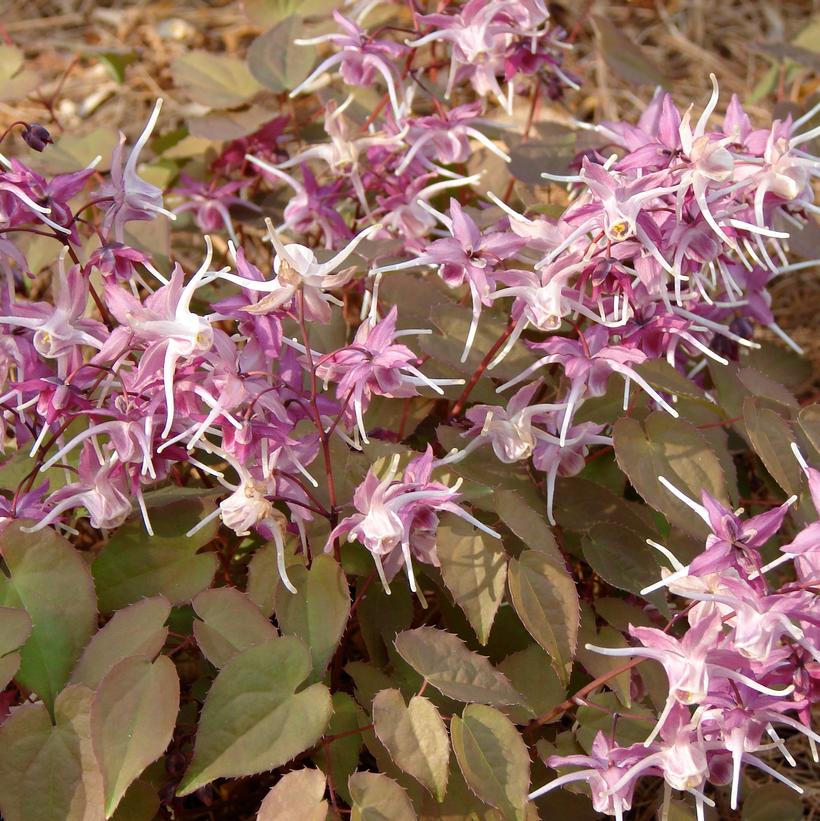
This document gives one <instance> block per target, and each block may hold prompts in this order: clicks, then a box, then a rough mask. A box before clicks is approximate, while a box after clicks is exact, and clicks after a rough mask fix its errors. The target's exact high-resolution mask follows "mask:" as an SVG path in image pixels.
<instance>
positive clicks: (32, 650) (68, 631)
mask: <svg viewBox="0 0 820 821" xmlns="http://www.w3.org/2000/svg"><path fill="white" fill-rule="evenodd" d="M0 552H2V555H3V558H4V559H5V562H6V566H7V567H8V571H9V574H10V578H5V577H3V576H1V575H0V604H1V605H5V606H11V607H22V608H23V609H24V610H25V611H26V613H28V615H29V617H30V618H31V625H32V627H31V635H30V636H29V637H28V639H27V640H26V643H25V644H24V645H23V648H22V650H21V651H20V655H21V658H22V661H21V664H20V670H19V672H18V673H17V680H18V681H19V682H20V684H22V685H23V686H24V687H26V688H28V689H29V690H33V691H34V692H35V693H37V694H38V695H39V696H40V697H41V698H42V699H43V701H44V702H45V703H46V704H47V705H48V707H49V709H50V708H51V707H52V705H53V704H54V700H55V698H56V697H57V693H59V692H60V690H62V688H63V685H65V683H66V682H67V681H68V677H69V674H70V673H71V668H72V667H73V666H74V663H75V662H76V661H77V659H78V658H79V656H80V653H81V652H82V650H83V647H85V645H86V643H87V642H88V640H89V638H90V637H91V634H92V633H93V632H94V629H95V627H96V622H97V603H96V598H95V596H94V584H93V582H92V580H91V574H90V573H89V572H88V565H87V564H86V563H85V562H84V561H83V559H82V557H81V556H80V554H79V553H78V552H77V551H76V550H75V549H74V548H73V547H72V546H71V545H70V544H69V543H68V542H67V541H66V540H65V539H64V538H62V536H59V535H58V534H57V533H56V532H55V531H54V530H52V529H51V528H44V529H43V530H40V531H38V532H37V533H22V532H21V531H20V527H19V525H11V526H9V527H8V528H7V529H6V531H5V532H4V533H3V536H2V539H0Z"/></svg>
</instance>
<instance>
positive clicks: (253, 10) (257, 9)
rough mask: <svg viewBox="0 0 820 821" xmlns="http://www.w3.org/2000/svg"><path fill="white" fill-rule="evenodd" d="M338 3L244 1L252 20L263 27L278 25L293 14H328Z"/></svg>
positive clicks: (323, 0)
mask: <svg viewBox="0 0 820 821" xmlns="http://www.w3.org/2000/svg"><path fill="white" fill-rule="evenodd" d="M338 5H339V4H338V2H335V0H244V2H243V3H242V6H243V8H244V9H245V14H247V15H248V18H249V19H250V20H251V22H252V23H254V24H255V25H257V26H261V27H263V28H269V27H270V26H273V25H276V23H278V22H279V21H280V20H284V19H285V18H286V17H290V16H291V15H292V14H298V15H300V16H301V17H309V16H310V15H312V14H321V15H326V14H329V13H330V10H331V9H333V8H335V7H338Z"/></svg>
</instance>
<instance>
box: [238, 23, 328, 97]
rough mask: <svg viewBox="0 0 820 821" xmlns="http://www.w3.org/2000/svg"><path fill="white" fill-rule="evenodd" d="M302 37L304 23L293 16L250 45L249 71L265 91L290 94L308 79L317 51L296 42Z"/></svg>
mask: <svg viewBox="0 0 820 821" xmlns="http://www.w3.org/2000/svg"><path fill="white" fill-rule="evenodd" d="M302 36H303V32H302V21H301V20H300V19H299V18H298V17H294V16H291V17H286V18H285V19H284V20H282V21H281V22H279V23H277V24H276V25H275V26H274V27H273V28H272V29H269V30H268V31H266V32H265V33H264V34H262V35H261V36H259V37H257V38H256V39H255V40H254V41H253V42H252V43H251V45H250V48H249V49H248V68H249V69H250V72H251V74H252V75H253V76H254V77H255V78H256V80H257V81H258V82H260V83H261V84H262V85H263V86H265V88H268V89H270V90H271V91H275V92H277V93H281V92H283V91H290V90H291V89H292V88H295V87H296V86H297V85H298V84H299V83H300V82H301V81H302V80H304V79H305V77H307V75H308V73H309V72H310V69H311V68H312V66H313V61H314V59H315V57H316V50H315V48H312V47H306V46H297V45H296V44H295V43H294V42H293V41H294V40H298V39H299V38H300V37H302Z"/></svg>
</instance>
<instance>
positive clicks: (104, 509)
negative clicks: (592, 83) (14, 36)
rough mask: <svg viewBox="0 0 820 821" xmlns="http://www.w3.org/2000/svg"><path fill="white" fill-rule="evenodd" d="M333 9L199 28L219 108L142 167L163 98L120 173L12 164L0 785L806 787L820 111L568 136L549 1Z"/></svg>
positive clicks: (134, 796) (199, 797)
mask: <svg viewBox="0 0 820 821" xmlns="http://www.w3.org/2000/svg"><path fill="white" fill-rule="evenodd" d="M322 5H323V4H318V5H316V4H307V6H309V8H308V7H307V6H306V8H305V9H304V10H303V13H304V14H305V15H306V17H305V18H302V17H298V16H289V17H286V18H285V19H282V20H280V21H278V22H277V21H275V20H273V21H271V20H268V22H274V23H275V25H273V27H272V28H271V29H270V30H269V31H268V32H267V33H265V34H263V35H262V36H261V37H260V38H259V39H258V40H256V41H255V42H254V43H253V44H252V45H251V47H250V50H249V55H248V64H247V65H245V64H244V63H242V62H241V61H239V60H238V59H236V60H235V59H234V58H230V57H225V56H222V57H219V58H218V59H214V60H213V62H212V63H209V62H208V61H209V60H210V59H211V58H210V57H209V56H207V55H203V54H198V53H191V54H189V55H187V56H186V57H183V58H181V59H180V60H179V61H177V63H176V64H175V66H174V73H175V77H176V80H177V82H178V83H179V85H180V86H181V87H182V88H184V89H187V91H188V93H190V95H191V96H192V97H193V98H194V99H200V100H202V101H205V102H207V104H208V105H209V106H210V107H211V108H212V109H213V110H212V111H211V112H210V113H209V114H207V115H205V116H204V117H202V118H200V121H199V122H198V123H197V124H196V125H194V124H193V123H192V124H191V125H190V128H191V131H192V132H193V131H195V130H197V129H198V130H199V132H200V134H201V133H202V132H203V130H204V131H205V132H209V133H212V134H217V135H222V136H218V138H217V139H215V140H213V141H212V144H213V146H215V147H216V149H217V150H212V151H210V152H209V153H207V154H206V155H205V157H204V159H202V158H199V159H193V160H191V159H190V158H191V157H193V156H194V153H195V151H194V153H190V151H191V146H192V145H200V147H201V144H199V143H196V142H195V141H196V139H201V137H199V138H198V137H196V136H191V135H190V134H189V135H188V136H185V135H184V133H177V134H176V135H175V136H172V138H171V139H164V138H161V139H159V140H158V139H155V140H154V141H153V144H152V145H153V149H154V151H155V153H156V154H157V156H158V157H159V158H160V161H161V162H165V166H164V168H165V169H166V170H168V168H169V167H172V171H171V176H170V178H168V179H166V180H165V181H164V182H163V184H162V185H158V184H157V183H156V179H157V178H156V177H152V176H151V170H152V169H146V168H145V167H144V166H143V165H141V160H142V158H143V152H146V151H147V150H148V148H149V143H150V141H151V136H152V133H153V131H154V129H155V128H156V127H157V124H158V122H159V121H160V117H161V113H162V112H161V105H162V101H158V102H157V104H156V106H155V107H154V109H153V111H152V113H151V115H150V118H149V121H148V123H147V125H146V126H145V128H144V130H143V131H142V133H141V134H140V135H139V137H138V138H137V140H136V141H135V142H134V143H133V144H132V145H128V144H127V141H126V139H125V137H124V136H123V137H122V138H121V140H120V141H119V143H118V145H117V146H116V148H115V149H114V152H113V156H112V157H111V163H110V172H108V173H107V174H101V173H99V172H97V171H96V168H95V166H96V163H92V164H91V165H90V166H88V167H86V168H84V169H80V170H75V171H71V172H67V173H62V174H57V175H56V176H55V175H43V174H40V173H38V172H37V171H35V170H34V169H33V168H32V164H33V163H32V162H31V161H30V160H29V158H28V157H26V156H24V155H20V156H18V157H13V158H11V159H7V158H5V157H2V158H0V159H2V163H3V170H2V172H0V265H1V266H2V270H3V274H4V282H3V289H2V293H0V299H1V300H2V309H0V326H1V327H2V330H3V335H2V350H3V359H2V362H3V365H2V369H1V370H0V375H2V386H1V388H2V397H1V398H0V403H2V409H3V420H4V424H3V443H4V445H5V450H6V454H7V460H6V462H5V463H4V465H3V466H2V467H1V468H0V482H1V483H2V489H3V494H2V496H0V506H2V519H0V523H1V524H2V535H1V536H0V551H1V552H2V558H3V574H2V577H0V605H2V606H0V678H1V679H2V682H0V684H2V686H3V688H4V689H3V692H2V715H3V720H2V725H0V811H2V813H3V817H4V818H7V819H8V821H16V820H17V819H29V818H38V819H39V818H55V819H56V818H59V819H75V818H76V819H103V818H106V819H107V818H112V817H113V818H119V819H126V818H127V819H135V818H137V819H141V818H146V819H149V818H153V817H167V818H178V817H183V818H186V817H204V816H205V815H209V816H210V817H224V818H239V817H254V816H256V817H258V818H259V819H263V820H264V819H274V818H275V819H289V818H311V819H313V818H316V819H324V818H327V817H334V818H338V817H343V816H347V815H350V816H351V817H352V818H356V819H377V818H390V819H399V820H400V821H403V820H404V819H413V818H431V819H432V818H476V817H480V818H485V817H486V818H501V819H526V818H537V817H549V816H550V815H551V814H554V813H556V812H561V811H564V812H570V813H572V815H573V817H578V818H582V817H587V816H592V815H593V814H594V812H598V813H601V812H602V813H605V814H608V815H610V816H614V817H616V818H624V817H627V815H628V814H629V812H630V810H631V809H632V808H633V805H634V806H637V805H638V803H639V802H640V805H641V806H642V807H651V806H652V805H653V804H657V806H658V812H659V813H660V815H661V817H663V818H667V817H670V814H671V813H672V812H673V811H674V812H676V813H690V814H693V815H694V816H695V817H697V818H705V817H707V816H710V814H711V815H712V817H727V816H728V815H729V813H731V812H733V811H735V810H737V809H738V808H739V806H740V804H741V799H742V796H744V795H747V794H749V793H750V792H751V791H754V794H755V795H756V796H758V798H759V800H758V801H757V802H756V811H757V812H758V814H757V815H755V816H754V817H755V818H760V817H761V815H760V813H759V810H760V806H761V805H764V806H765V802H766V801H769V803H770V804H772V805H773V806H774V807H775V809H774V810H773V813H774V814H772V815H771V817H772V818H774V817H777V818H785V817H787V816H788V814H789V813H792V814H793V815H795V817H796V816H799V815H800V813H801V810H800V802H799V798H797V799H795V800H796V802H797V803H796V804H795V803H793V802H792V799H791V797H790V796H791V791H793V792H794V793H795V794H799V793H801V792H802V787H801V786H800V784H799V783H798V782H797V781H796V780H795V779H793V778H792V777H790V775H789V772H788V769H789V766H790V765H791V766H792V767H794V766H795V764H796V758H795V756H797V755H802V756H803V758H805V759H806V760H808V759H813V760H814V761H815V762H816V761H817V752H816V744H817V742H818V741H820V736H818V734H817V732H816V731H815V730H814V729H813V727H812V715H811V713H812V707H813V705H814V704H815V703H816V701H817V694H818V690H817V688H818V674H817V671H818V662H820V649H818V645H819V641H820V619H819V618H818V608H817V593H818V573H819V572H820V564H819V561H820V560H819V559H818V549H820V531H818V524H817V510H818V509H820V474H818V472H817V470H816V469H814V468H813V467H812V465H813V464H817V463H818V461H819V460H820V414H818V410H817V406H816V405H813V404H811V403H810V399H809V400H808V401H807V400H805V399H804V400H803V401H798V399H797V398H796V397H795V395H794V393H793V391H794V390H795V389H797V388H799V387H800V385H801V383H802V381H803V379H804V376H805V367H804V363H803V362H802V361H801V360H800V358H799V356H798V354H799V353H800V350H799V347H798V346H797V345H796V343H794V342H793V341H792V340H791V339H790V338H789V337H788V336H787V335H786V333H785V332H784V331H783V330H782V329H780V328H779V327H778V325H777V324H776V323H775V322H774V318H773V316H772V313H771V308H770V302H771V300H770V298H769V296H768V294H767V291H766V286H767V284H768V283H769V282H770V281H771V280H772V279H773V278H774V277H779V276H787V275H788V274H789V273H790V272H791V271H794V270H797V269H800V268H804V267H808V266H810V265H812V264H814V261H813V260H810V259H804V260H800V259H799V258H795V255H794V254H792V252H791V250H790V248H791V246H790V239H793V237H794V236H797V235H800V236H804V237H805V236H808V237H811V236H813V233H812V232H814V231H816V228H815V224H814V222H813V219H814V218H813V214H814V213H815V212H816V211H817V206H816V205H815V203H814V195H813V190H812V185H811V181H812V178H813V177H814V176H816V174H817V170H818V162H817V159H816V158H815V157H813V156H812V155H811V153H809V150H808V149H809V147H810V144H811V141H812V140H813V139H814V138H815V137H817V135H818V130H817V128H812V125H811V124H812V122H813V118H814V117H815V115H816V108H815V109H811V110H809V111H807V112H806V113H804V114H802V115H800V116H797V117H796V118H795V117H792V116H788V117H786V118H785V119H779V120H775V121H774V122H772V123H771V124H768V125H766V126H760V127H756V126H755V125H753V124H752V122H751V121H750V119H749V117H748V116H747V114H746V113H745V111H744V110H743V108H742V106H741V104H740V102H739V101H738V99H737V98H732V100H731V101H730V102H729V104H728V106H727V108H726V110H725V115H724V116H723V118H722V119H720V118H717V117H716V116H714V115H715V110H716V108H717V107H718V105H719V89H718V83H717V79H716V78H715V77H714V76H712V78H711V81H712V89H713V90H712V94H711V97H710V98H709V99H708V101H707V102H706V103H705V105H702V107H700V108H698V107H697V106H698V105H700V104H699V103H696V104H693V106H690V108H689V109H687V110H686V111H684V112H683V113H681V111H680V110H679V109H678V108H677V107H676V106H675V104H674V103H673V101H672V98H671V96H670V95H669V94H667V93H666V92H663V91H658V92H656V93H655V95H654V96H653V97H652V98H651V100H650V101H649V102H648V103H647V106H646V109H645V111H644V112H643V114H642V115H641V116H640V118H639V119H638V121H637V122H635V123H629V122H603V123H598V124H594V125H590V124H588V123H581V122H573V123H572V129H570V128H569V127H568V128H567V129H566V131H567V134H569V135H572V136H573V138H574V134H575V132H583V134H584V136H585V143H584V144H585V146H586V147H585V148H584V149H583V150H581V151H579V152H578V153H577V154H576V155H575V157H574V159H572V160H571V162H569V163H567V165H566V167H565V168H560V167H559V168H557V169H556V167H555V165H556V164H555V159H556V158H555V157H554V156H553V155H551V154H549V153H548V152H547V151H546V149H544V152H545V153H544V156H543V163H542V164H541V165H539V162H538V160H537V157H538V152H537V150H536V152H535V153H533V151H532V148H533V145H535V147H536V149H538V143H537V141H536V142H533V141H530V137H531V136H532V134H533V133H534V129H535V128H536V127H537V119H538V113H539V110H541V109H543V108H544V107H546V106H547V105H549V104H550V101H553V103H552V104H554V105H558V102H557V101H561V100H562V98H563V97H564V96H565V92H568V91H570V90H571V89H574V88H576V87H577V86H578V84H579V83H580V78H578V77H576V76H575V75H574V74H573V73H572V71H571V70H570V69H569V68H568V67H567V66H566V65H565V62H566V61H568V59H569V58H570V57H571V53H570V48H571V46H570V44H569V42H568V40H567V38H566V36H565V34H564V32H563V31H562V30H561V29H560V28H559V27H557V26H556V25H555V24H554V23H553V22H552V21H551V19H550V16H549V14H548V11H547V8H546V6H545V5H544V4H543V3H542V2H540V0H515V2H508V1H506V0H505V2H498V0H470V2H468V3H465V4H454V5H451V6H445V7H443V8H441V7H439V8H437V9H436V11H432V10H431V9H426V8H423V7H422V4H419V3H415V2H411V3H398V4H389V3H388V4H375V3H371V2H359V3H351V4H347V5H346V6H345V7H344V9H342V10H341V11H338V10H334V11H333V12H332V14H322V12H323V11H324V9H323V8H322V7H321V6H322ZM263 89H267V92H265V91H264V90H263ZM266 93H267V94H268V102H270V103H271V106H270V107H267V108H266V109H265V118H264V119H262V120H260V119H259V109H260V107H261V105H262V104H261V103H260V102H258V101H259V99H260V98H262V97H264V95H265V94H266ZM522 110H523V111H524V112H526V113H525V115H524V117H523V118H521V117H520V116H519V115H520V114H521V112H522ZM22 129H23V130H22V131H21V136H22V140H23V141H24V142H25V143H26V144H27V146H28V147H29V148H30V149H32V150H33V151H37V152H39V151H48V150H49V146H50V144H51V135H50V134H49V132H48V131H47V130H46V129H45V128H43V127H42V126H41V125H37V124H28V123H23V124H22ZM186 140H188V141H189V142H188V146H187V147H185V141H186ZM191 141H194V142H193V143H192V142H191ZM525 147H526V148H527V151H526V152H524V148H525ZM21 157H22V158H21ZM523 157H526V158H529V159H528V161H525V160H524V159H522V158H523ZM534 157H535V158H536V159H533V158H534ZM173 158H176V161H174V159H173ZM183 160H185V161H184V162H183ZM169 164H170V166H169ZM533 166H534V167H536V169H537V172H538V173H539V174H540V178H539V184H535V183H534V182H533V180H532V175H533V170H532V167H533ZM508 167H509V168H510V169H512V171H513V173H514V175H515V176H513V177H511V176H510V175H509V173H508ZM522 167H523V171H522ZM541 168H544V169H548V170H544V171H543V173H542V172H541ZM156 170H157V166H156V165H155V167H154V169H153V171H156ZM559 172H561V173H559ZM541 178H543V179H541ZM151 180H154V181H151ZM493 188H494V189H495V190H492V189H493ZM183 215H184V216H183ZM177 217H180V218H179V219H176V218H177ZM169 218H170V219H176V223H175V228H174V235H175V238H176V240H177V244H178V246H179V249H180V251H179V260H180V261H175V262H174V263H173V264H171V262H170V261H169V260H168V259H167V258H166V257H165V255H164V254H162V253H161V252H160V251H157V250H156V249H153V250H152V243H151V242H150V240H149V241H148V242H147V243H146V242H145V241H140V240H139V237H138V233H139V232H138V228H139V226H140V223H145V222H148V223H149V224H150V226H151V228H152V230H154V231H156V232H159V231H160V230H161V226H162V225H163V224H165V223H166V222H167V220H168V219H169ZM263 221H264V223H265V225H266V229H265V230H262V228H261V224H262V222H263ZM143 236H145V235H143ZM45 238H49V240H48V241H49V244H48V245H47V246H46V247H47V248H49V249H51V250H52V251H53V254H52V257H51V261H50V262H49V264H47V265H45V266H44V267H45V268H46V270H47V276H46V277H45V278H43V277H41V278H39V279H36V280H35V279H33V277H32V273H37V272H32V268H33V265H31V264H30V261H29V256H28V255H30V254H31V249H32V244H31V242H32V240H36V241H41V240H43V239H45ZM794 244H795V245H796V246H797V245H799V243H796V242H795V243H794ZM804 244H805V243H804ZM199 248H202V249H203V253H204V257H203V258H202V261H201V262H199V263H195V264H193V265H189V264H188V263H187V260H189V259H190V258H191V255H192V254H193V253H196V252H197V249H199ZM57 249H58V250H57ZM756 328H768V329H770V331H772V332H774V334H775V335H776V336H777V337H780V339H781V340H782V341H783V343H784V345H783V346H776V345H772V344H763V343H761V342H760V341H758V340H759V335H756V333H755V329H756ZM789 349H791V350H789ZM744 508H745V510H744ZM653 661H654V662H656V664H652V663H651V662H653ZM755 774H762V775H763V776H764V777H765V778H766V779H768V780H770V781H771V782H773V783H767V784H765V785H763V786H761V785H760V784H759V783H758V785H757V786H754V780H755ZM777 785H779V786H777ZM565 787H566V789H563V788H565ZM780 788H782V790H783V791H784V792H783V793H781V792H780V791H779V789H780ZM744 812H745V810H744ZM676 817H677V816H676ZM681 817H682V816H681ZM749 817H751V816H749Z"/></svg>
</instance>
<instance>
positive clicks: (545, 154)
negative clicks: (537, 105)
mask: <svg viewBox="0 0 820 821" xmlns="http://www.w3.org/2000/svg"><path fill="white" fill-rule="evenodd" d="M536 132H537V133H536V134H535V135H533V138H532V139H530V140H526V141H523V140H520V138H519V139H518V140H516V139H514V138H512V135H511V136H510V137H507V136H506V135H505V139H507V140H509V141H510V143H511V145H510V148H509V152H508V153H509V155H510V160H511V162H510V164H509V165H508V166H507V168H508V170H509V172H510V174H512V175H513V177H515V178H516V179H517V180H521V182H523V183H526V185H538V186H540V185H545V184H546V183H545V181H544V178H543V177H542V176H541V174H542V172H544V171H546V172H548V173H550V174H568V173H569V166H570V163H571V162H572V161H573V159H575V155H576V154H577V148H576V144H575V143H576V132H575V131H574V130H573V129H571V128H567V127H566V126H565V125H561V124H560V123H539V124H538V125H537V126H536Z"/></svg>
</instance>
